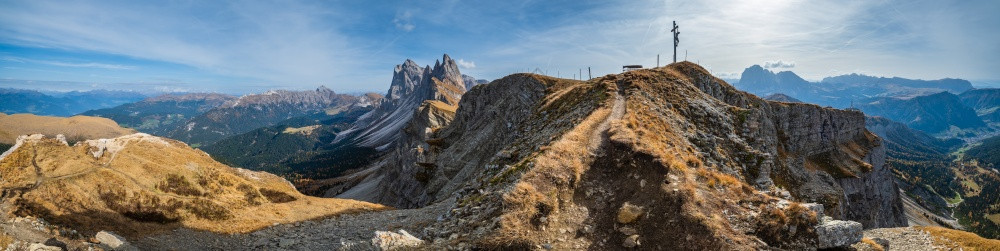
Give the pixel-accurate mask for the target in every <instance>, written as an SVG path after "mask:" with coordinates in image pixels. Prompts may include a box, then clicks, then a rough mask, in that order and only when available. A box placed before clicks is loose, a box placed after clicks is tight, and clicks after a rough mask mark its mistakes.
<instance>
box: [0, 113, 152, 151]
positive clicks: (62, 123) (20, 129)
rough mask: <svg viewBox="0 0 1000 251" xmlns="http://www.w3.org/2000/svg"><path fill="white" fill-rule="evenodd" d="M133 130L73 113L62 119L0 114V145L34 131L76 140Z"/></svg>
mask: <svg viewBox="0 0 1000 251" xmlns="http://www.w3.org/2000/svg"><path fill="white" fill-rule="evenodd" d="M135 132H136V131H135V130H132V129H126V128H122V127H120V126H118V123H115V121H113V120H110V119H106V118H100V117H90V116H73V117H69V118H64V117H51V116H36V115H32V114H13V115H7V114H3V113H0V143H4V144H14V141H16V140H17V136H20V135H27V134H35V133H39V134H45V135H51V136H55V135H56V134H63V135H65V136H66V139H67V140H70V141H76V140H84V139H99V138H114V137H118V136H122V135H128V134H132V133H135Z"/></svg>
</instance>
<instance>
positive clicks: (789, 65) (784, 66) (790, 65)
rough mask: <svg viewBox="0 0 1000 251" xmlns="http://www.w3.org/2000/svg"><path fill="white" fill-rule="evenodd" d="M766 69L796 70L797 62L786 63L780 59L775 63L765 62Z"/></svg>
mask: <svg viewBox="0 0 1000 251" xmlns="http://www.w3.org/2000/svg"><path fill="white" fill-rule="evenodd" d="M764 68H768V69H770V68H781V69H788V68H795V62H785V61H781V59H778V60H775V61H767V62H764Z"/></svg>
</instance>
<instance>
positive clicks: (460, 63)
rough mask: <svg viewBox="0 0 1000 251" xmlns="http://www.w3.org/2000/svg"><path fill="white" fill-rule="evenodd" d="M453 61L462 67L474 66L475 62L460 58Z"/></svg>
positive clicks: (470, 67) (469, 67)
mask: <svg viewBox="0 0 1000 251" xmlns="http://www.w3.org/2000/svg"><path fill="white" fill-rule="evenodd" d="M455 63H458V67H462V69H472V68H476V62H472V61H465V60H463V59H461V58H459V59H458V61H455Z"/></svg>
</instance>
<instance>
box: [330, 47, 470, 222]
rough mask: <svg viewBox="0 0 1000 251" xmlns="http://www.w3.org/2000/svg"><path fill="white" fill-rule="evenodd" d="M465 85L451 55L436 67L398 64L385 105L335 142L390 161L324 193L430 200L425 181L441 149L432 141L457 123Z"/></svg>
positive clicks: (390, 201) (388, 201)
mask: <svg viewBox="0 0 1000 251" xmlns="http://www.w3.org/2000/svg"><path fill="white" fill-rule="evenodd" d="M464 83H465V82H464V80H463V78H462V75H461V73H460V72H459V69H458V65H457V64H456V63H455V61H454V60H452V59H451V57H449V56H448V55H447V54H445V55H444V56H443V58H442V60H441V61H438V62H435V63H434V67H433V68H431V67H430V66H426V67H424V68H420V67H419V66H418V65H417V64H416V63H415V62H413V61H412V60H406V62H404V63H403V64H402V65H397V66H396V68H395V69H394V72H393V80H392V84H391V86H390V88H389V92H388V93H387V94H386V96H385V100H384V101H383V102H382V105H381V106H379V107H378V108H377V109H375V110H373V111H371V112H368V113H367V114H365V115H363V116H362V117H361V118H359V119H358V122H356V123H355V126H354V127H353V128H351V129H348V130H347V131H344V132H341V133H340V134H338V135H337V139H336V140H335V142H343V141H347V142H356V143H355V144H357V145H360V146H363V147H371V148H375V149H377V150H379V151H385V152H387V153H386V155H385V157H383V158H382V159H380V160H379V161H376V162H374V163H373V164H372V165H370V166H367V167H364V168H363V169H365V170H364V171H361V172H359V173H355V174H351V175H350V176H348V177H344V178H342V179H341V180H343V181H342V182H340V183H339V184H337V185H334V186H333V187H332V188H329V189H326V192H325V193H324V195H325V196H337V197H340V198H350V199H360V200H365V201H370V202H376V203H381V204H385V205H389V206H393V207H401V208H409V207H414V206H420V205H424V204H426V203H427V202H429V199H430V198H429V197H427V196H426V195H424V194H423V192H422V191H423V188H422V187H423V182H421V181H420V180H421V179H423V178H422V177H424V176H426V171H425V168H426V166H424V164H426V163H433V160H432V159H431V160H428V159H427V158H429V157H428V156H429V155H428V154H429V153H431V152H433V151H436V150H435V149H436V146H433V145H432V144H430V143H428V140H431V138H430V136H431V135H432V134H433V132H434V131H436V130H438V129H440V128H443V127H445V126H446V125H448V123H450V122H451V120H452V119H453V117H454V114H455V110H456V107H457V105H458V102H459V100H460V99H461V97H462V94H464V93H465V85H464Z"/></svg>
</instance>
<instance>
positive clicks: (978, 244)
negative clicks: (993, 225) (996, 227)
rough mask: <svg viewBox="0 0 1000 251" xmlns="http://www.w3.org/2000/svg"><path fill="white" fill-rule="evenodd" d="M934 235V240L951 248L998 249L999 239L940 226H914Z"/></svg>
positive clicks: (999, 246) (999, 247) (999, 245)
mask: <svg viewBox="0 0 1000 251" xmlns="http://www.w3.org/2000/svg"><path fill="white" fill-rule="evenodd" d="M914 228H916V229H920V230H923V231H925V232H927V233H929V234H931V235H932V236H934V242H935V243H937V244H939V245H943V246H946V247H948V248H953V249H959V248H961V249H964V250H1000V240H993V239H986V238H983V237H979V235H976V234H974V233H970V232H965V231H959V230H954V229H947V228H942V227H928V226H920V227H914Z"/></svg>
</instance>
